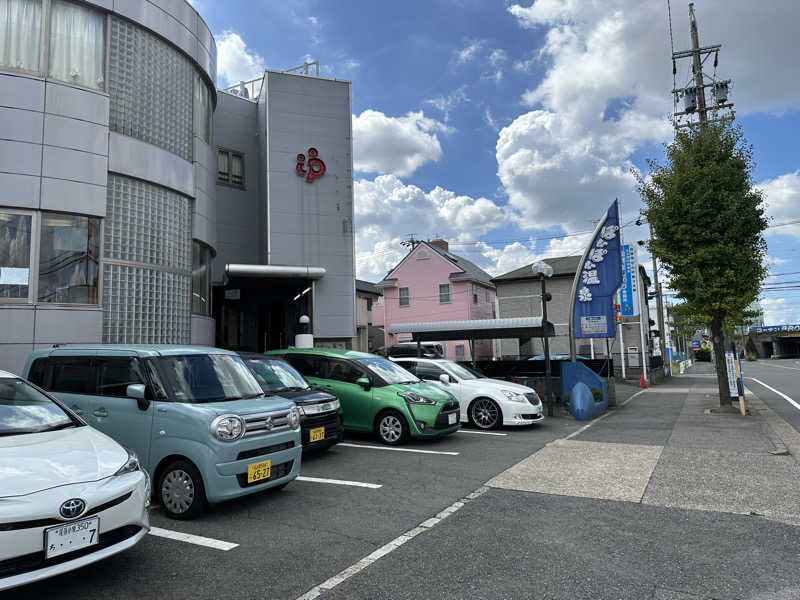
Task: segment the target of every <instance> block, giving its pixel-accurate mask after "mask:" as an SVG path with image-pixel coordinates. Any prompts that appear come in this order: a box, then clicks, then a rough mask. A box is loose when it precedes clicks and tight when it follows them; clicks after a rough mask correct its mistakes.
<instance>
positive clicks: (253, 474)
mask: <svg viewBox="0 0 800 600" xmlns="http://www.w3.org/2000/svg"><path fill="white" fill-rule="evenodd" d="M271 469H272V461H271V460H262V461H261V462H257V463H253V464H252V465H247V483H253V482H255V481H261V480H262V479H269V473H270V470H271Z"/></svg>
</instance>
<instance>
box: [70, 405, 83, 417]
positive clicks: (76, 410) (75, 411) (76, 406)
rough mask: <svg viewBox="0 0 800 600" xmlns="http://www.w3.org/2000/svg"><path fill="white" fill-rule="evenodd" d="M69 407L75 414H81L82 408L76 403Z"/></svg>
mask: <svg viewBox="0 0 800 600" xmlns="http://www.w3.org/2000/svg"><path fill="white" fill-rule="evenodd" d="M70 408H72V410H73V412H74V413H75V414H76V415H82V414H83V409H82V408H80V407H79V406H78V405H77V404H73V405H72V406H71V407H70Z"/></svg>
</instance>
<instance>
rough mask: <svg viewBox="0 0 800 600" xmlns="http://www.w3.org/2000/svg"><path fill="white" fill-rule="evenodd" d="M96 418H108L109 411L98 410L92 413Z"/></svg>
mask: <svg viewBox="0 0 800 600" xmlns="http://www.w3.org/2000/svg"><path fill="white" fill-rule="evenodd" d="M92 414H93V415H94V416H95V417H107V416H108V411H107V410H106V409H105V408H98V409H97V410H96V411H94V412H92Z"/></svg>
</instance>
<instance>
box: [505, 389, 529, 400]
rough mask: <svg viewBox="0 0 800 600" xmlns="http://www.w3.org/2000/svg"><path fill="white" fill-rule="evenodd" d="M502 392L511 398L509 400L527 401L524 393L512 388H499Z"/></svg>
mask: <svg viewBox="0 0 800 600" xmlns="http://www.w3.org/2000/svg"><path fill="white" fill-rule="evenodd" d="M500 391H501V392H503V395H504V396H505V397H506V398H508V399H509V400H511V402H527V401H528V399H527V398H526V397H525V395H524V394H519V393H517V392H515V391H514V390H500Z"/></svg>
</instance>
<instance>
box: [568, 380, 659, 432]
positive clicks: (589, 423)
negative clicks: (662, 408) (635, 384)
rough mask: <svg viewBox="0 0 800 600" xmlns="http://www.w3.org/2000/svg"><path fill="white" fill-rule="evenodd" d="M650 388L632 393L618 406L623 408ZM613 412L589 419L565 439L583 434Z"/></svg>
mask: <svg viewBox="0 0 800 600" xmlns="http://www.w3.org/2000/svg"><path fill="white" fill-rule="evenodd" d="M649 389H650V388H647V389H644V390H639V391H638V392H636V393H635V394H633V395H632V396H631V397H630V398H628V399H627V400H625V401H624V402H623V403H622V404H620V405H619V406H618V407H617V408H622V407H623V406H625V405H626V404H627V403H628V402H630V401H631V400H633V399H634V398H636V396H638V395H639V394H644V393H645V392H646V391H648V390H649ZM613 414H614V413H613V412H604V413H603V414H602V415H600V416H599V417H596V418H594V419H592V420H591V421H589V422H588V423H587V424H586V425H584V426H583V427H581V428H580V429H578V430H577V431H573V432H572V433H570V434H569V435H568V436H567V437H565V438H564V439H565V440H571V439H572V438H574V437H575V436H576V435H580V434H582V433H583V432H584V431H586V430H587V429H589V427H591V426H592V425H594V424H595V423H597V422H598V421H602V420H603V419H605V418H606V417H610V416H611V415H613Z"/></svg>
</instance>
